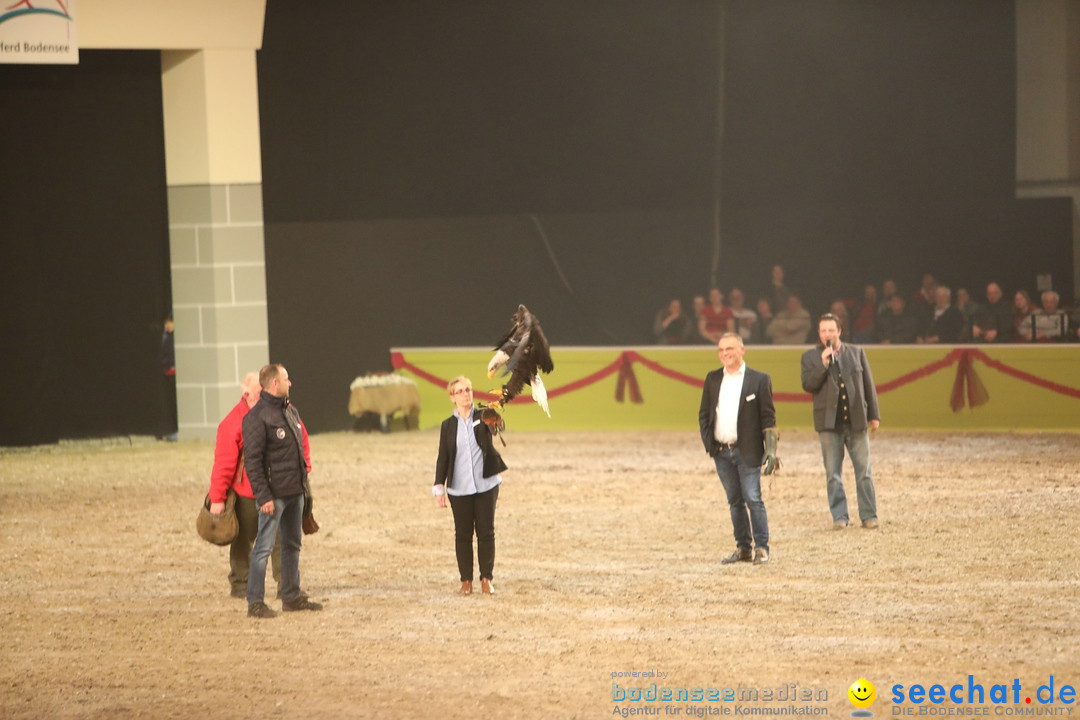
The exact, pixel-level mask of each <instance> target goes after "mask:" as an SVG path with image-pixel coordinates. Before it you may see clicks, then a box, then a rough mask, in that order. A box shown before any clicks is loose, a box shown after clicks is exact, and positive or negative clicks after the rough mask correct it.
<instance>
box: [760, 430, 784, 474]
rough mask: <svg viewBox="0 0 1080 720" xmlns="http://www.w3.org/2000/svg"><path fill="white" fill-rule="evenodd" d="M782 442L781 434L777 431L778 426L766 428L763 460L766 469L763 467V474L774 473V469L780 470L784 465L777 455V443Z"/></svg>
mask: <svg viewBox="0 0 1080 720" xmlns="http://www.w3.org/2000/svg"><path fill="white" fill-rule="evenodd" d="M778 442H780V435H779V433H777V432H776V428H768V429H766V430H765V459H764V461H763V462H762V465H763V466H764V469H762V471H761V474H762V475H772V474H773V471H774V470H779V469H780V467H782V465H781V463H780V458H778V457H776V444H777V443H778Z"/></svg>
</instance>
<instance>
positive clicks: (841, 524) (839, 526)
mask: <svg viewBox="0 0 1080 720" xmlns="http://www.w3.org/2000/svg"><path fill="white" fill-rule="evenodd" d="M846 527H847V520H837V521H836V522H834V523H833V524H832V529H833V530H843V529H845V528H846Z"/></svg>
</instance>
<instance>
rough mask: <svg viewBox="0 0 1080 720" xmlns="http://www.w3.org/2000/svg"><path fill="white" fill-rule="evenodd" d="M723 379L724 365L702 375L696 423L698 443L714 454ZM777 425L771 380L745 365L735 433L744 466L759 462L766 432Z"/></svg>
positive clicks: (763, 448)
mask: <svg viewBox="0 0 1080 720" xmlns="http://www.w3.org/2000/svg"><path fill="white" fill-rule="evenodd" d="M723 381H724V368H718V369H716V370H713V371H712V372H711V373H709V374H708V375H706V376H705V387H704V388H703V389H702V391H701V408H700V410H699V411H698V424H699V425H700V426H701V442H702V443H703V444H704V445H705V452H707V453H709V455H715V454H716V452H717V447H716V446H717V442H716V438H715V437H713V429H714V428H715V427H716V404H717V402H719V399H720V385H721V383H723ZM773 427H776V408H775V407H774V406H773V398H772V379H771V378H770V377H769V375H768V374H767V373H763V372H760V371H758V370H753V369H751V368H749V367H748V368H746V374H745V375H744V376H743V385H742V397H741V398H740V400H739V419H738V433H739V438H738V440H737V441H736V445H737V446H738V448H739V453H740V454H741V455H742V457H743V460H744V461H745V462H746V464H747V465H760V464H761V461H762V459H763V458H764V456H765V431H766V430H767V429H768V428H773Z"/></svg>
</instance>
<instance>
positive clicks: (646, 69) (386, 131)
mask: <svg viewBox="0 0 1080 720" xmlns="http://www.w3.org/2000/svg"><path fill="white" fill-rule="evenodd" d="M1015 52H1016V48H1015V18H1014V9H1013V2H1012V0H947V1H946V2H941V1H940V0H921V1H920V0H912V1H911V2H904V3H896V2H892V1H890V0H863V1H861V2H858V3H852V2H848V1H843V0H836V1H833V0H814V1H813V2H806V1H805V0H779V1H778V0H730V1H729V2H719V1H714V2H710V1H704V2H703V1H700V0H693V1H690V0H671V1H670V2H663V3H657V2H653V1H652V0H618V1H617V2H616V1H610V2H608V1H603V0H599V1H595V2H589V3H581V2H569V1H567V2H560V1H554V2H545V3H533V4H525V3H511V2H495V1H493V0H488V1H480V2H471V3H445V2H436V1H434V0H431V1H424V0H416V1H413V2H392V3H391V2H362V3H326V4H321V3H320V4H317V5H316V4H311V3H304V4H300V3H269V4H268V6H267V18H266V33H265V41H264V47H263V50H262V51H261V52H260V53H259V78H260V101H261V118H262V141H263V158H264V164H263V168H264V199H265V203H264V207H265V216H266V221H267V245H266V248H267V282H268V295H269V304H270V350H271V355H272V357H273V358H274V359H275V360H277V361H281V362H284V363H286V364H287V365H288V366H289V368H290V373H291V374H292V375H293V376H294V377H295V379H296V381H297V386H296V398H297V402H298V404H300V405H301V407H302V408H303V409H304V410H305V417H306V418H307V420H308V422H309V424H310V425H311V426H312V427H313V428H314V429H330V428H333V429H337V428H344V427H348V426H349V423H350V420H349V418H348V416H347V414H346V411H345V407H346V401H347V397H348V385H349V382H350V381H351V380H352V378H353V377H354V376H355V375H357V374H360V373H361V372H365V371H372V370H388V369H389V349H390V348H391V347H393V346H415V345H422V346H439V345H485V344H488V343H491V342H492V341H493V340H494V339H496V338H497V337H498V335H499V334H500V333H501V332H502V331H503V330H504V328H505V327H506V326H507V322H508V318H509V316H510V314H511V313H512V312H513V310H514V308H515V307H516V306H517V303H519V302H524V303H526V304H527V305H529V307H530V308H531V309H533V310H534V311H535V312H536V313H537V315H538V316H539V317H540V318H541V320H542V321H543V322H544V327H545V330H546V331H547V334H548V336H549V338H550V339H551V341H552V342H553V343H555V344H556V345H558V344H584V345H596V344H640V343H647V342H649V339H650V336H649V326H650V324H651V321H652V316H653V314H654V312H655V311H656V310H657V309H658V308H659V307H661V306H662V305H663V304H664V303H665V302H666V300H667V299H668V298H669V297H672V296H678V297H681V298H682V299H683V300H684V302H686V303H689V301H690V298H691V297H692V296H693V295H694V294H699V293H704V292H705V291H706V290H707V288H708V286H709V285H710V283H711V282H712V281H713V279H714V278H715V279H716V281H717V282H718V283H719V284H720V286H721V287H722V288H723V289H724V290H725V291H726V290H728V289H729V288H730V287H731V286H732V285H739V286H741V287H742V288H743V289H744V290H745V291H746V293H747V295H748V296H749V299H750V300H751V302H752V301H753V299H754V298H755V297H756V295H758V294H759V293H761V292H763V291H764V289H765V287H766V284H767V281H768V277H769V269H770V267H771V266H772V265H773V264H774V263H780V264H783V265H785V266H786V269H787V277H788V282H789V284H790V285H791V286H792V287H793V288H794V289H795V290H796V291H797V292H799V293H800V294H802V295H803V296H804V299H805V300H806V305H807V306H808V308H809V309H810V310H811V311H812V312H814V313H817V312H821V311H823V310H824V309H825V308H826V307H827V306H828V304H829V303H830V302H831V301H832V300H834V299H837V298H841V297H858V296H860V295H861V289H862V286H863V285H864V284H866V283H874V284H877V285H879V286H880V283H881V282H882V281H883V280H885V279H887V278H892V279H894V280H896V281H897V282H898V283H899V284H900V286H901V289H902V290H903V291H904V292H905V293H910V292H912V291H913V290H914V289H915V287H916V285H917V283H918V281H919V278H920V277H921V275H922V274H923V273H925V272H930V273H933V274H934V275H936V276H937V277H938V278H939V280H940V281H942V282H944V283H947V284H949V285H951V286H952V287H953V288H956V287H960V286H966V287H968V288H970V289H971V290H972V293H973V295H974V296H975V297H976V298H981V297H982V295H983V291H984V290H983V289H984V288H985V285H986V283H987V282H988V281H990V280H996V281H998V282H1000V283H1001V284H1002V285H1003V286H1004V287H1006V288H1007V289H1013V288H1018V287H1027V288H1033V286H1034V282H1035V276H1036V274H1037V273H1042V272H1051V273H1053V276H1054V281H1055V284H1056V285H1057V286H1058V287H1059V288H1060V289H1061V290H1062V294H1063V295H1065V296H1066V297H1071V294H1072V288H1071V286H1070V285H1069V283H1070V278H1071V267H1072V264H1071V263H1072V253H1071V240H1070V232H1071V231H1070V221H1071V220H1070V217H1071V209H1070V203H1069V201H1068V200H1067V199H1061V200H1041V201H1027V202H1020V201H1017V200H1016V199H1015V197H1014V195H1015V191H1014V188H1015V168H1014V165H1015V135H1016V131H1015V114H1016V108H1015V102H1016V101H1015V97H1016V67H1015ZM721 66H722V68H723V69H722V75H721V70H720V68H721ZM721 77H722V84H723V92H722V95H721V91H720V85H721ZM716 198H722V203H721V204H720V208H719V213H717V211H716ZM717 218H719V224H718V225H717V222H716V221H717ZM717 227H718V228H719V232H717V230H716V228H717ZM717 242H718V243H719V248H720V255H719V263H718V264H717V265H716V266H715V267H714V265H713V255H714V246H715V245H716V244H717ZM480 370H481V369H480V368H462V371H463V372H471V373H472V374H474V375H478V374H479V373H480Z"/></svg>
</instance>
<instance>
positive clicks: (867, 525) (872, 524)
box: [862, 518, 877, 530]
mask: <svg viewBox="0 0 1080 720" xmlns="http://www.w3.org/2000/svg"><path fill="white" fill-rule="evenodd" d="M862 526H863V530H877V519H876V518H875V519H873V520H867V521H866V522H864V523H863V524H862Z"/></svg>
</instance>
